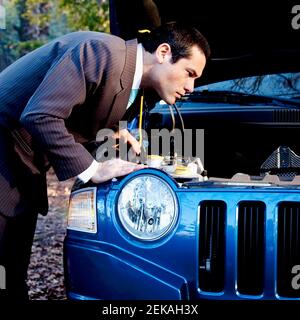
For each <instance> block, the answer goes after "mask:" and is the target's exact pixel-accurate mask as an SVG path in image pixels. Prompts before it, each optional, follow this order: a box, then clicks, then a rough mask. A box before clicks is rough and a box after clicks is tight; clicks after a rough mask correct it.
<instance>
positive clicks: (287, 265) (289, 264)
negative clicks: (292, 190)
mask: <svg viewBox="0 0 300 320" xmlns="http://www.w3.org/2000/svg"><path fill="white" fill-rule="evenodd" d="M299 209H300V202H281V203H280V204H279V206H278V242H277V292H278V294H279V295H280V296H283V297H295V298H296V297H300V290H296V289H294V288H293V287H292V279H293V277H294V276H295V274H292V268H293V267H294V266H295V265H300V252H299V229H300V223H299V222H300V221H299V220H300V219H299Z"/></svg>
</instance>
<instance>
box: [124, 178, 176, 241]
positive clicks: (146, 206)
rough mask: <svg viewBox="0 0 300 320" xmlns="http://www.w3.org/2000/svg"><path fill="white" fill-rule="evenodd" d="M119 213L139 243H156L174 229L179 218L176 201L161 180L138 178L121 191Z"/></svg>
mask: <svg viewBox="0 0 300 320" xmlns="http://www.w3.org/2000/svg"><path fill="white" fill-rule="evenodd" d="M118 214H119V218H120V220H121V223H122V225H123V227H124V228H125V229H126V230H127V231H128V232H129V233H130V234H131V235H133V236H134V237H136V238H138V239H140V240H157V239H159V238H161V237H162V236H164V235H166V234H167V233H168V231H170V230H171V228H172V227H173V226H174V224H175V222H176V220H177V216H178V208H177V201H176V198H175V195H174V192H173V191H172V189H171V188H170V186H169V185H168V184H167V183H166V182H165V181H163V180H162V179H160V178H158V177H156V176H152V175H144V176H138V177H136V178H134V179H132V180H131V181H130V182H129V183H128V184H127V185H125V187H124V188H123V189H122V191H121V193H120V196H119V199H118Z"/></svg>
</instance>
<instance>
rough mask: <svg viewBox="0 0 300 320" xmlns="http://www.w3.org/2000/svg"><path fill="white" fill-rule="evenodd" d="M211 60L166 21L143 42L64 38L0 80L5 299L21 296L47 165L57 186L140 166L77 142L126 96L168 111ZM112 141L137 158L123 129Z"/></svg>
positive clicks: (104, 123)
mask: <svg viewBox="0 0 300 320" xmlns="http://www.w3.org/2000/svg"><path fill="white" fill-rule="evenodd" d="M209 54H210V52H209V46H208V44H207V41H206V40H205V38H204V37H203V36H202V35H201V34H200V32H199V31H197V30H196V29H194V28H190V27H183V26H180V25H178V24H176V23H169V24H166V25H163V26H161V27H159V28H157V29H155V30H153V32H151V33H150V34H149V35H148V36H147V37H145V38H144V39H143V40H142V43H141V44H138V43H137V40H136V39H134V40H130V41H124V40H122V39H120V38H118V37H115V36H112V35H108V34H103V33H98V32H75V33H71V34H68V35H65V36H62V37H60V38H58V39H56V40H54V41H52V42H50V43H49V44H47V45H45V46H43V47H41V48H39V49H37V50H35V51H33V52H31V53H29V54H27V55H26V56H24V57H22V58H20V59H19V60H18V61H16V62H15V63H14V64H12V65H11V66H9V67H8V68H7V69H5V70H4V71H3V72H2V73H1V74H0V148H1V154H0V265H3V266H4V267H5V268H6V275H7V281H6V286H7V290H6V292H7V294H8V296H9V297H11V298H21V299H22V298H26V297H27V288H26V284H25V278H26V274H27V268H28V264H29V258H30V251H31V245H32V240H33V235H34V230H35V225H36V220H37V214H38V213H42V214H46V212H47V205H48V202H47V190H46V182H45V175H46V170H47V168H48V165H46V163H47V162H49V164H50V165H51V166H52V167H53V168H54V171H55V173H56V175H57V177H58V179H59V180H61V181H62V180H66V179H69V178H71V177H74V176H78V177H79V178H80V179H81V180H82V181H83V182H87V181H89V180H91V181H92V182H94V183H100V182H103V181H107V180H109V179H111V178H113V177H118V176H122V175H125V174H128V173H130V172H132V171H134V170H139V169H141V168H143V166H142V165H137V164H134V163H131V162H127V161H123V160H121V159H112V160H107V161H104V162H102V163H98V162H97V161H95V160H94V159H93V157H92V156H91V155H90V153H89V152H88V151H87V150H86V149H85V148H84V147H83V145H82V143H84V142H87V141H89V140H94V139H95V136H96V134H97V132H98V131H99V130H100V129H101V128H105V127H107V128H109V127H111V126H113V125H115V124H116V123H117V122H118V121H119V120H120V119H121V118H122V116H123V115H124V113H125V111H126V108H127V107H129V108H130V104H131V102H130V101H129V97H130V93H131V90H132V89H138V88H143V89H144V90H150V91H153V92H155V93H156V94H158V95H159V97H160V98H161V99H163V100H164V101H166V102H167V103H168V104H173V103H175V101H176V99H178V98H180V97H181V96H182V95H184V94H186V93H188V92H192V91H193V88H194V81H195V79H196V78H198V77H200V76H201V74H202V71H203V69H204V66H205V64H206V60H207V58H208V56H209ZM117 136H118V137H120V138H121V139H123V140H125V141H128V142H129V143H130V144H131V145H132V147H133V149H134V151H135V152H136V153H139V152H140V145H139V143H138V142H137V141H136V140H135V139H134V138H133V137H132V136H131V135H130V134H129V133H128V131H127V130H121V131H120V132H119V133H118V134H117ZM46 159H47V160H46Z"/></svg>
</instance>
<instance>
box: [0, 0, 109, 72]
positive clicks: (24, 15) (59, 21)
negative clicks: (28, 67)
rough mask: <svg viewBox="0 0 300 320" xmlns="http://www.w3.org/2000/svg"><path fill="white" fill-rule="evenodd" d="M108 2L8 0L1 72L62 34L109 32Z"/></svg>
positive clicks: (0, 44) (1, 33)
mask: <svg viewBox="0 0 300 320" xmlns="http://www.w3.org/2000/svg"><path fill="white" fill-rule="evenodd" d="M108 9H109V4H108V0H102V1H100V0H52V1H51V0H7V1H6V12H7V27H6V30H0V71H1V70H2V69H4V68H5V67H6V66H7V65H9V64H10V63H12V62H13V61H14V60H16V59H17V58H19V57H21V56H22V55H24V54H26V53H27V52H29V51H32V50H34V49H35V48H37V47H39V46H41V45H42V44H44V43H46V42H48V41H49V40H51V39H53V38H55V37H58V36H60V35H62V34H65V33H68V32H71V31H78V30H91V31H104V32H109V13H108Z"/></svg>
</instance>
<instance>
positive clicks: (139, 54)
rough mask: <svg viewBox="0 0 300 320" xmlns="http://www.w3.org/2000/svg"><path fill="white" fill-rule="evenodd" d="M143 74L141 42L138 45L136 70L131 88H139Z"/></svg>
mask: <svg viewBox="0 0 300 320" xmlns="http://www.w3.org/2000/svg"><path fill="white" fill-rule="evenodd" d="M142 75H143V46H142V44H141V43H139V44H138V45H137V52H136V62H135V72H134V78H133V84H132V88H131V89H139V88H140V84H141V81H142Z"/></svg>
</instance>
